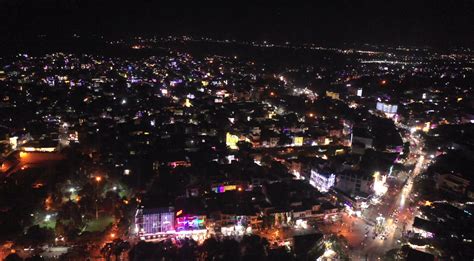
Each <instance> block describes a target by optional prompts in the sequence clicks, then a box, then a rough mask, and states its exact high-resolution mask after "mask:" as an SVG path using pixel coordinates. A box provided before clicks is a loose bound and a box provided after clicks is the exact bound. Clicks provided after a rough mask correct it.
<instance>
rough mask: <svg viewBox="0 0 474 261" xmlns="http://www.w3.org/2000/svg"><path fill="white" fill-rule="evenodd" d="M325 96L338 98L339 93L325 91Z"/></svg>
mask: <svg viewBox="0 0 474 261" xmlns="http://www.w3.org/2000/svg"><path fill="white" fill-rule="evenodd" d="M326 96H327V97H330V98H331V99H334V100H339V93H337V92H331V91H326Z"/></svg>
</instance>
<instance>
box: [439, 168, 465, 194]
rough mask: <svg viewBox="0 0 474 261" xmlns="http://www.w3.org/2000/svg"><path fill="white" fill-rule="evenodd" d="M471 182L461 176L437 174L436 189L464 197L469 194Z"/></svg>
mask: <svg viewBox="0 0 474 261" xmlns="http://www.w3.org/2000/svg"><path fill="white" fill-rule="evenodd" d="M469 185H470V181H469V180H468V179H466V178H465V177H463V176H462V175H459V174H451V173H447V174H437V175H436V188H437V189H440V190H443V191H446V192H449V193H452V194H455V195H458V196H464V195H466V194H467V191H468V188H469Z"/></svg>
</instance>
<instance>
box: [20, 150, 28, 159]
mask: <svg viewBox="0 0 474 261" xmlns="http://www.w3.org/2000/svg"><path fill="white" fill-rule="evenodd" d="M26 156H28V153H26V152H23V151H20V158H24V157H26Z"/></svg>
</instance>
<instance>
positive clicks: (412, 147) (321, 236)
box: [0, 1, 474, 261]
mask: <svg viewBox="0 0 474 261" xmlns="http://www.w3.org/2000/svg"><path fill="white" fill-rule="evenodd" d="M46 2H49V1H46ZM463 3H465V2H463ZM53 6H54V5H53ZM473 6H474V5H465V7H467V8H468V9H469V8H471V9H470V10H471V11H472V10H474V9H473ZM8 7H9V8H13V9H14V8H18V7H15V6H14V5H13V4H12V5H11V6H8ZM80 7H81V8H83V7H82V6H80ZM35 8H36V7H35ZM35 8H32V9H31V10H40V9H35ZM61 8H64V6H62V5H61ZM68 8H69V6H68ZM86 8H91V7H90V6H88V7H86ZM141 8H147V5H146V4H143V6H141ZM436 8H441V7H440V6H438V7H436ZM31 10H30V11H31ZM68 10H69V9H68ZM79 10H82V9H79ZM117 10H121V9H117ZM203 10H204V9H203ZM203 10H201V11H203ZM205 10H206V11H209V9H205ZM219 10H221V9H219ZM226 10H227V9H226ZM258 10H260V9H258ZM285 10H286V9H285V8H282V9H278V10H277V11H275V10H274V9H271V11H269V12H272V11H275V12H276V13H278V15H277V17H281V16H285V15H292V18H294V19H296V16H295V13H298V12H299V10H301V9H297V11H294V10H293V9H292V10H293V11H291V12H290V13H291V14H290V13H289V11H288V12H287V11H285ZM324 10H325V9H323V11H321V12H325V11H324ZM331 10H332V9H331ZM434 10H441V9H434ZM122 11H123V10H122ZM168 11H169V10H168V9H167V11H166V12H168ZM332 11H334V10H332ZM32 12H33V11H32ZM117 12H118V13H119V14H123V13H120V12H119V11H117ZM239 12H240V11H239ZM253 12H254V13H250V14H248V16H249V17H247V16H245V15H243V14H240V15H242V17H244V18H242V17H241V18H239V19H243V20H246V19H250V20H251V21H254V20H255V19H257V18H255V17H254V15H255V13H256V11H253ZM301 12H302V13H304V15H308V13H311V11H302V10H301ZM131 13H133V11H131ZM190 13H191V12H189V11H188V12H186V14H187V15H190ZM464 14H465V13H464ZM51 15H52V14H51ZM60 15H63V14H60ZM67 15H69V14H67ZM70 15H71V16H72V15H78V14H76V13H72V14H70ZM81 15H82V14H81ZM136 15H137V14H130V17H136ZM153 15H155V14H153ZM159 15H161V13H160V14H157V16H159ZM445 15H446V16H450V15H454V14H452V13H450V12H449V11H446V13H445ZM7 16H8V17H9V22H10V23H11V24H15V23H16V22H14V20H15V19H16V18H12V17H13V16H9V15H7ZM114 16H115V15H114ZM169 16H173V15H172V14H171V15H170V14H168V16H166V17H165V18H160V19H165V20H167V19H168V17H169ZM221 16H222V15H219V17H220V18H219V19H221ZM326 16H329V14H327V15H326ZM19 17H21V15H20V16H19ZM53 17H54V16H53ZM107 17H108V16H107ZM198 17H199V18H202V19H208V20H205V21H206V24H207V23H209V24H210V23H213V22H216V20H214V19H213V18H203V17H204V16H203V15H202V14H201V15H196V16H192V19H190V18H186V19H189V20H185V22H183V23H188V22H189V21H191V20H193V19H197V18H198ZM236 17H237V15H235V14H234V16H232V18H228V20H226V19H224V18H222V19H223V20H224V21H227V22H228V23H229V28H232V29H229V30H228V31H227V30H226V32H225V33H222V31H221V29H222V28H225V27H226V25H225V24H224V25H219V28H217V27H213V29H200V28H201V26H202V25H203V24H202V23H203V22H202V21H201V22H196V24H187V25H186V26H181V25H179V26H177V27H176V28H174V27H171V28H172V29H175V30H176V33H173V32H166V33H163V32H161V31H160V32H154V31H153V30H150V28H151V27H147V29H146V30H147V33H137V32H135V31H132V29H131V28H132V27H131V26H129V27H124V29H123V30H125V31H126V32H125V33H124V34H116V33H115V31H114V33H113V34H112V33H110V34H107V32H108V31H106V30H105V29H104V28H106V24H105V23H104V22H103V21H102V22H100V21H99V20H94V21H96V22H97V21H99V22H97V23H101V25H100V26H98V27H100V28H99V29H97V28H95V29H89V26H90V24H89V23H84V25H81V26H80V27H79V30H76V29H77V27H74V28H75V29H74V30H72V29H71V30H70V31H69V30H66V29H64V28H66V27H68V26H72V24H64V25H60V22H58V23H57V22H56V21H55V20H54V19H52V21H53V20H54V22H51V21H49V22H44V23H50V24H49V26H50V28H59V27H61V28H62V30H63V32H62V33H61V35H55V34H54V33H52V30H46V31H41V30H38V28H39V27H43V26H45V25H44V24H41V25H36V26H35V25H33V23H28V24H27V23H25V24H22V25H21V26H13V27H11V30H14V29H15V30H17V32H6V33H5V34H4V35H8V37H6V38H5V39H4V40H2V42H1V43H2V45H1V46H2V50H1V51H0V115H1V117H0V179H1V183H0V259H1V260H30V261H31V260H116V261H118V260H203V261H204V260H320V261H322V260H416V261H423V260H474V243H473V240H474V217H473V214H474V178H473V176H472V175H473V173H474V164H473V162H474V106H473V105H474V100H473V99H472V97H473V96H471V95H474V89H473V87H474V86H473V84H474V49H472V47H473V41H472V40H473V38H472V33H473V32H474V30H472V29H473V27H472V26H473V24H474V23H473V24H466V25H465V27H464V29H466V31H465V32H461V33H459V34H458V33H457V31H456V30H451V31H450V30H448V29H446V28H448V27H449V26H450V25H451V24H447V25H445V24H444V21H445V20H449V19H447V18H446V17H444V18H446V19H444V20H443V19H441V21H439V22H435V20H437V19H438V18H433V17H432V18H430V19H427V20H426V23H434V24H436V26H437V28H444V29H446V31H449V33H450V34H449V38H450V40H446V39H444V37H447V36H448V34H443V33H440V34H439V35H437V34H435V33H434V31H436V30H435V29H433V28H430V27H426V30H427V31H429V30H432V31H430V33H429V34H430V36H426V40H427V42H418V41H415V40H413V38H411V37H412V36H413V35H411V36H410V37H408V36H407V38H406V39H403V41H402V40H400V41H398V40H397V41H395V40H393V39H394V38H390V37H389V36H385V33H381V32H380V31H377V30H378V29H377V28H379V27H378V26H374V27H371V28H372V29H368V31H367V30H366V31H363V30H362V29H360V30H361V31H360V32H359V33H360V34H362V35H363V34H364V33H365V34H370V35H371V37H375V38H377V37H380V38H383V39H381V40H374V39H375V38H370V40H367V41H364V39H360V38H359V39H353V40H351V39H344V40H343V41H341V39H342V38H334V37H333V38H331V41H322V40H320V41H318V40H317V39H319V38H314V39H312V40H311V39H308V38H307V37H306V36H301V37H303V38H305V39H301V38H299V36H300V34H299V33H300V31H297V29H295V30H296V31H295V33H294V34H289V33H288V34H285V32H282V33H281V34H280V33H278V36H277V37H274V33H275V29H268V30H269V31H272V32H273V33H271V34H270V33H269V34H265V30H264V29H262V28H261V27H260V26H256V27H255V28H254V29H253V30H251V31H252V33H251V34H249V36H248V37H242V33H241V32H240V30H241V29H239V24H241V23H244V22H242V20H238V19H236ZM239 17H240V16H239ZM351 17H352V16H351ZM109 18H110V19H111V16H110V17H108V18H107V19H109ZM264 18H268V19H269V20H271V19H274V18H275V17H273V16H272V15H263V16H262V19H264ZM352 18H353V17H352ZM411 18H412V19H416V17H411ZM471 18H472V17H470V18H467V19H466V20H467V22H469V21H470V20H472V19H471ZM125 19H127V18H125ZM130 19H131V18H130ZM137 19H138V18H137ZM148 19H151V18H150V17H148V18H143V21H146V23H148V22H149V20H148ZM233 19H236V20H235V21H233V22H229V21H230V20H233ZM321 19H322V18H321ZM390 19H401V18H393V17H392V18H390ZM419 19H420V21H419V22H418V26H421V27H422V28H423V22H421V21H422V20H423V18H422V17H419ZM73 20H74V19H73ZM461 20H462V19H461ZM12 21H13V22H12ZM32 21H33V20H32ZM104 21H105V20H104ZM111 21H115V20H111ZM117 21H118V20H117ZM159 21H162V20H159ZM367 21H368V20H367ZM416 21H418V20H416ZM450 21H451V20H450ZM462 21H463V23H464V22H465V20H462ZM114 23H115V22H114ZM138 23H139V22H137V24H138ZM168 23H171V22H168ZM267 23H269V22H268V21H267V22H265V26H268V24H267ZM279 23H283V22H279ZM288 23H289V24H290V25H292V26H293V25H297V24H298V23H299V22H293V23H290V22H288ZM348 23H350V22H348ZM354 23H355V24H356V25H354V26H353V27H350V28H351V30H352V29H353V28H358V26H362V24H361V22H360V21H359V22H354ZM343 24H344V23H342V22H337V25H334V27H330V25H328V26H329V27H330V28H333V29H334V30H336V29H337V30H339V29H341V28H342V27H343ZM420 24H421V25H420ZM290 25H288V26H290ZM29 26H31V28H32V29H31V28H29ZM305 26H306V25H305ZM426 26H428V25H426ZM178 27H179V28H178ZM303 27H304V26H303V25H302V27H301V28H303ZM363 27H364V26H363ZM19 28H21V29H19ZM71 28H72V27H71ZM180 28H181V29H182V28H186V30H188V29H189V28H193V30H190V31H189V33H186V32H183V30H181V29H180ZM236 28H237V29H236ZM304 28H311V26H309V27H304ZM318 28H319V27H318ZM364 28H365V27H364ZM374 28H375V29H374ZM319 29H320V28H319ZM319 29H314V30H319ZM346 29H347V28H346ZM379 29H380V28H379ZM392 29H393V28H392ZM64 30H66V31H67V34H66V33H64ZM87 30H91V32H89V33H88V32H87ZM104 30H105V31H104ZM114 30H116V29H114ZM157 30H158V29H157ZM242 30H243V29H242ZM304 30H311V29H304ZM364 30H365V29H364ZM372 30H375V31H372ZM407 30H408V29H407ZM421 31H423V30H421ZM196 32H197V33H196ZM343 32H344V31H343ZM63 33H64V35H63ZM353 34H354V33H353V32H349V31H347V35H348V36H351V35H353ZM417 34H418V33H416V34H414V35H415V36H416V35H417ZM465 34H470V36H465ZM255 35H258V36H257V37H256V36H255ZM295 35H296V37H295ZM301 35H303V34H301ZM318 37H322V38H323V37H324V34H322V33H321V35H320V36H319V35H318ZM338 37H339V36H338ZM384 37H385V38H384ZM423 37H424V36H423V35H420V39H421V38H423ZM329 38H330V36H328V39H329ZM349 38H350V37H349ZM396 38H397V39H398V38H403V36H400V35H397V36H396ZM368 39H369V38H368ZM441 39H443V40H441ZM432 41H433V42H432ZM435 42H439V44H436V43H435ZM430 43H431V44H430Z"/></svg>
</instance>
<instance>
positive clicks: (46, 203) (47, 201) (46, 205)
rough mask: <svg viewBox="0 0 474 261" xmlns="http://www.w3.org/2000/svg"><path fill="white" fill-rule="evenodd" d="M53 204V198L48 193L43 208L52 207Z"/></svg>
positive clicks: (48, 208)
mask: <svg viewBox="0 0 474 261" xmlns="http://www.w3.org/2000/svg"><path fill="white" fill-rule="evenodd" d="M52 204H53V198H52V197H51V195H49V196H48V197H47V198H46V199H45V200H44V208H45V210H50V209H51V208H52V206H51V205H52Z"/></svg>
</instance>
